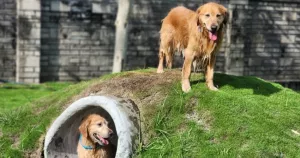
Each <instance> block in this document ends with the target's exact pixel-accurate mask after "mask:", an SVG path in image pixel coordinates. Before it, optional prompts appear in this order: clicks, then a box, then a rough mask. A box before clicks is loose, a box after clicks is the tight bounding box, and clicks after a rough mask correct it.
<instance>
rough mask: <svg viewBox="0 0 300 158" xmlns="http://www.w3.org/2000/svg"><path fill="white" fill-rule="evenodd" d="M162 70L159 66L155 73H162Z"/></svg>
mask: <svg viewBox="0 0 300 158" xmlns="http://www.w3.org/2000/svg"><path fill="white" fill-rule="evenodd" d="M163 72H164V69H159V68H158V69H157V70H156V73H159V74H161V73H163Z"/></svg>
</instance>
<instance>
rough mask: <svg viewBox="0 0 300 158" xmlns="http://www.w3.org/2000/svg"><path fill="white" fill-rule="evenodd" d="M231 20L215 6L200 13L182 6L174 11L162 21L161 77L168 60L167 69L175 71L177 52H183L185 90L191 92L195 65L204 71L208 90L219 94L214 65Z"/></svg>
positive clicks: (214, 4) (208, 5) (158, 69)
mask: <svg viewBox="0 0 300 158" xmlns="http://www.w3.org/2000/svg"><path fill="white" fill-rule="evenodd" d="M227 18H228V13H227V9H226V8H225V7H224V6H222V5H220V4H218V3H213V2H210V3H206V4H204V5H202V6H200V7H199V8H198V9H197V11H196V12H194V11H192V10H189V9H187V8H185V7H182V6H179V7H176V8H173V9H172V10H171V11H170V12H169V13H168V15H167V16H166V17H165V18H164V19H163V20H162V27H161V30H160V48H159V64H158V68H157V73H162V72H163V62H164V58H165V59H166V65H167V67H168V68H172V60H173V55H174V51H176V50H177V51H182V52H183V55H184V63H183V67H182V90H183V91H184V92H188V91H190V90H191V86H190V81H189V78H190V74H191V66H192V62H193V61H197V62H198V64H199V63H200V64H201V65H202V66H203V67H204V71H205V78H206V84H207V86H208V88H209V89H210V90H218V89H217V88H216V87H215V86H214V83H213V76H214V65H215V62H216V53H217V51H218V50H219V48H220V47H221V43H222V39H223V34H224V32H225V29H226V27H225V26H226V22H227Z"/></svg>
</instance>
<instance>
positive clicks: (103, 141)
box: [99, 137, 109, 145]
mask: <svg viewBox="0 0 300 158" xmlns="http://www.w3.org/2000/svg"><path fill="white" fill-rule="evenodd" d="M99 138H100V140H101V141H102V143H103V144H104V145H107V144H109V142H108V141H107V140H106V139H104V138H102V137H99Z"/></svg>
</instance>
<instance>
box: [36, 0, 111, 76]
mask: <svg viewBox="0 0 300 158" xmlns="http://www.w3.org/2000/svg"><path fill="white" fill-rule="evenodd" d="M41 3H42V18H41V21H42V28H41V81H42V82H45V81H57V80H60V81H70V80H73V81H79V80H86V79H90V78H94V77H99V76H101V75H103V74H107V73H111V71H112V68H111V67H112V59H113V49H114V44H113V43H114V19H115V12H116V6H115V7H114V5H116V4H111V3H107V4H109V5H106V4H102V3H101V1H93V2H90V3H86V5H87V7H90V8H93V9H92V10H85V8H83V7H81V6H80V7H77V8H75V9H74V8H73V9H72V7H76V6H71V5H70V3H68V1H66V2H65V3H63V2H62V1H56V0H43V1H41ZM89 5H90V6H89Z"/></svg>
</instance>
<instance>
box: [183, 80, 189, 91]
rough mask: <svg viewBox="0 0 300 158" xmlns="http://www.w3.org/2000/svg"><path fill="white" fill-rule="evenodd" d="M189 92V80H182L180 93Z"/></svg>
mask: <svg viewBox="0 0 300 158" xmlns="http://www.w3.org/2000/svg"><path fill="white" fill-rule="evenodd" d="M190 90H191V86H190V81H189V80H183V81H182V91H183V92H185V93H187V92H189V91H190Z"/></svg>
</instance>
